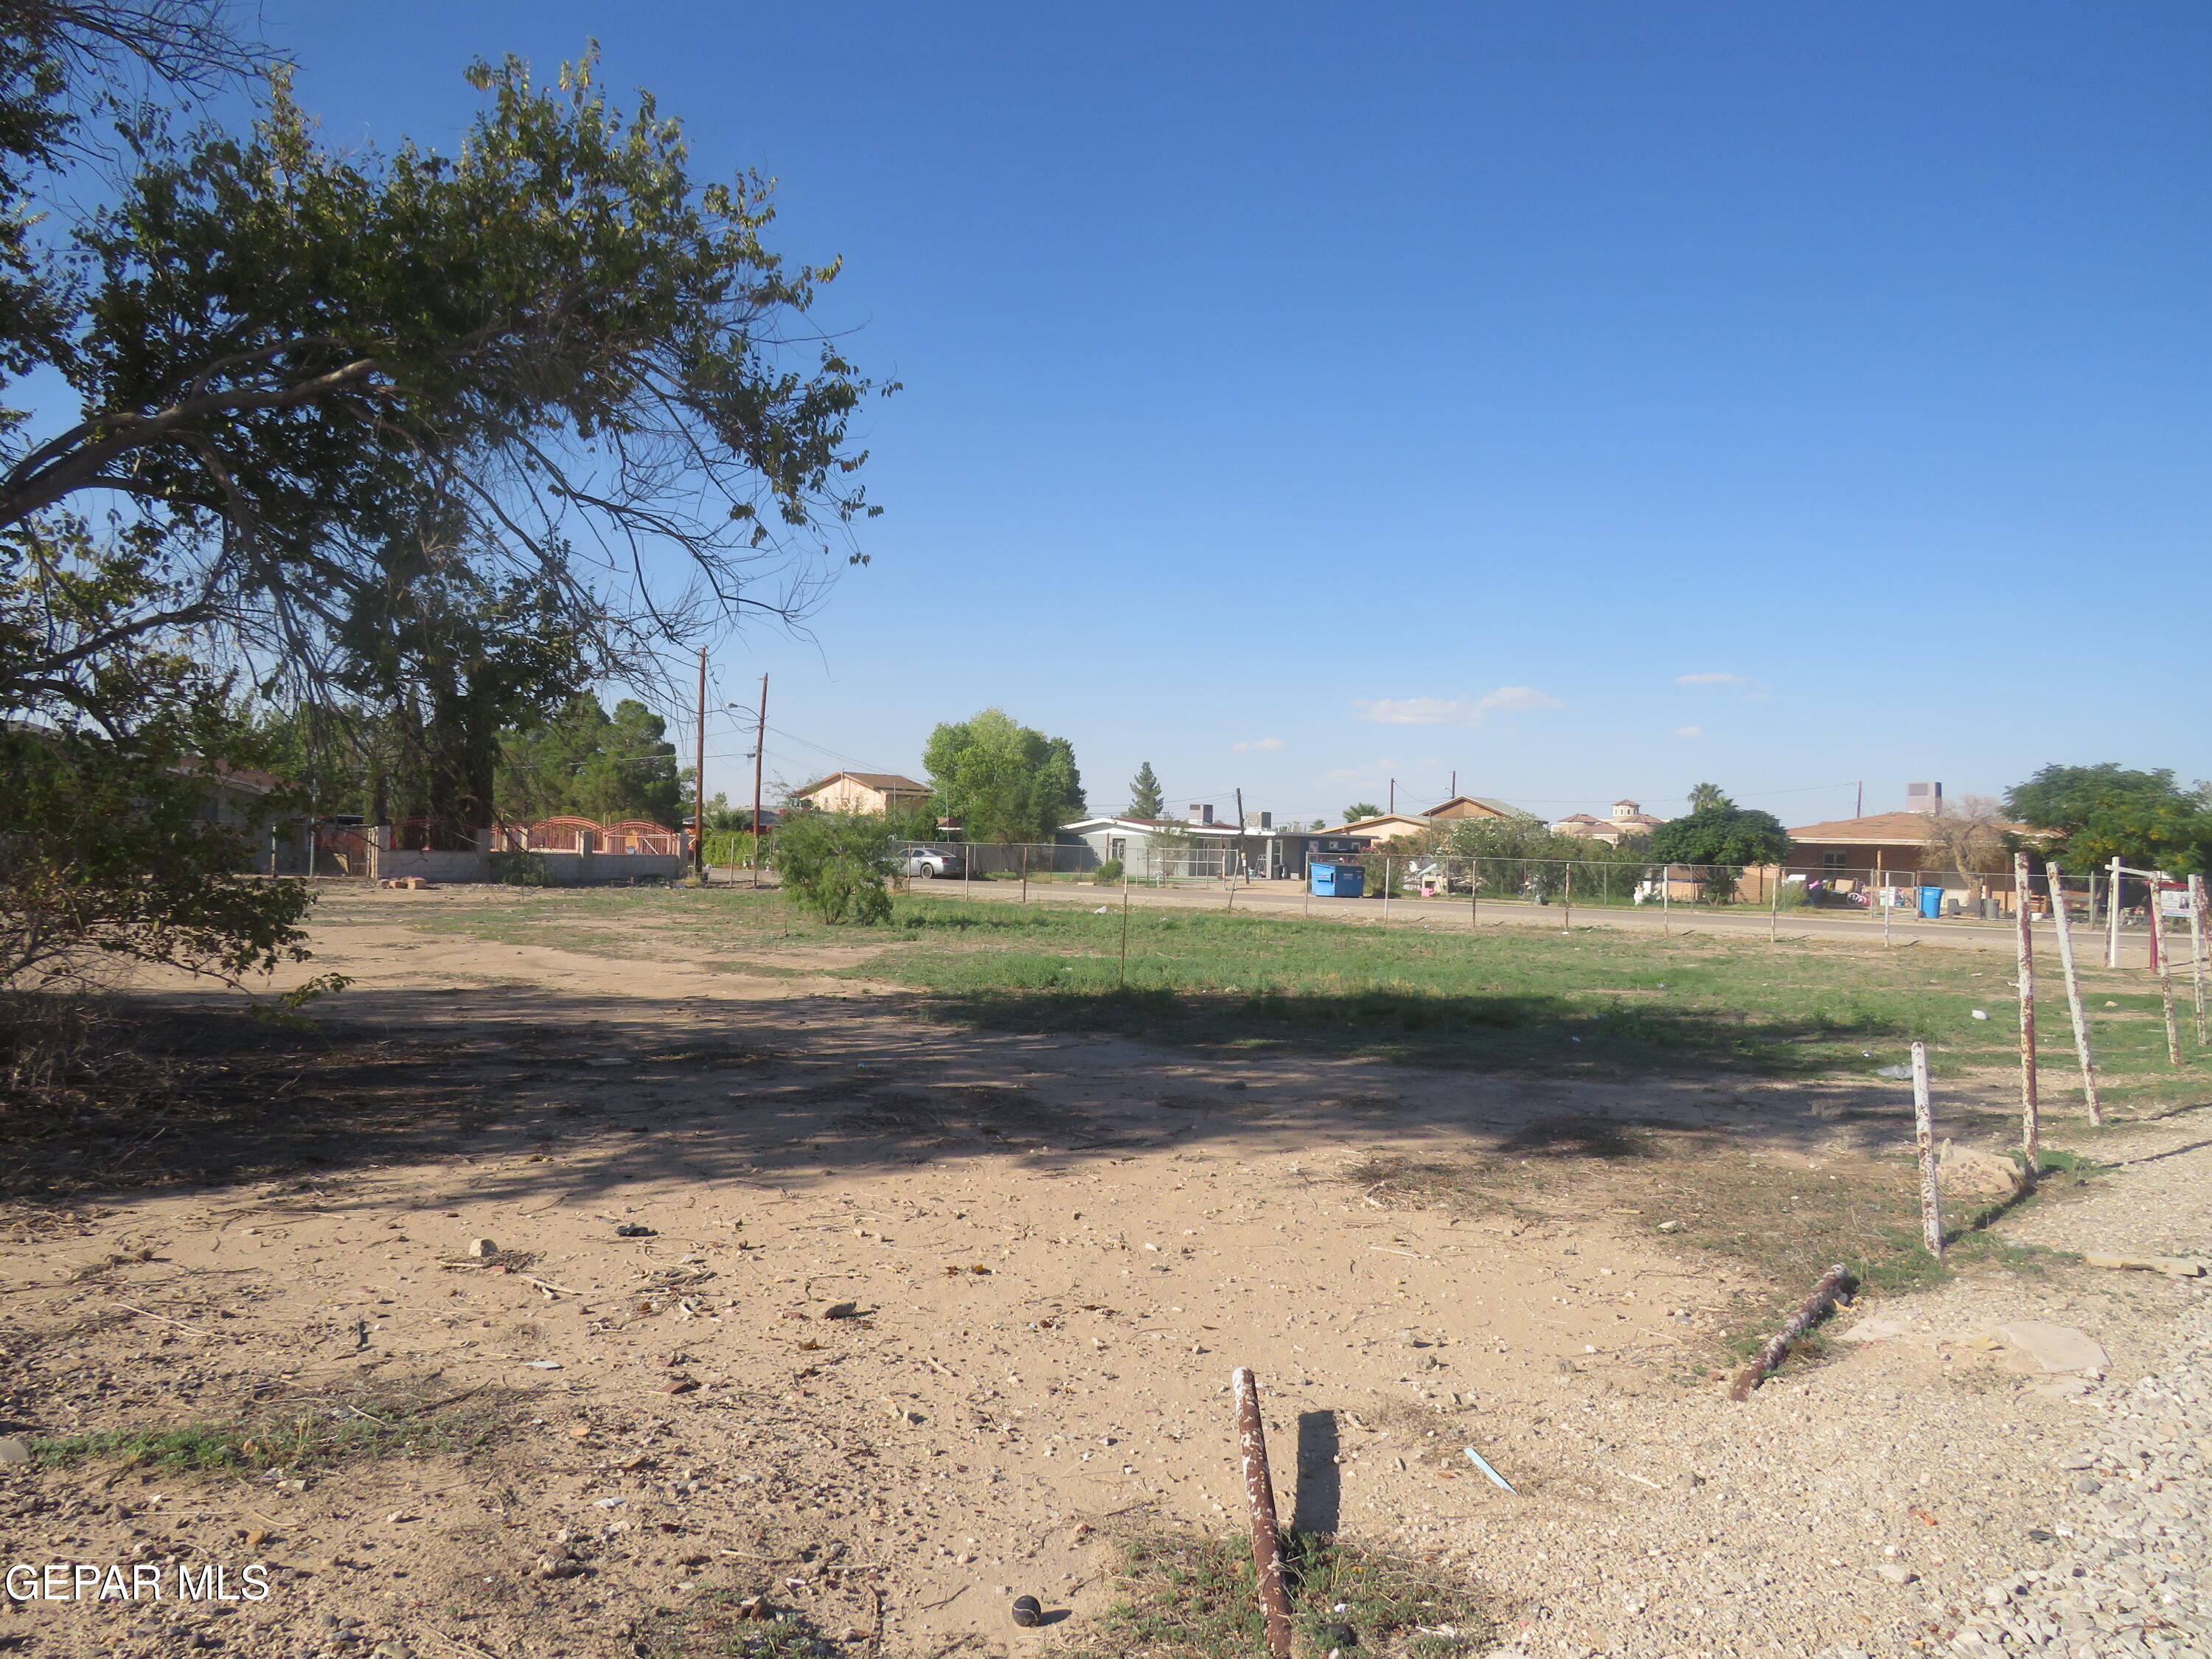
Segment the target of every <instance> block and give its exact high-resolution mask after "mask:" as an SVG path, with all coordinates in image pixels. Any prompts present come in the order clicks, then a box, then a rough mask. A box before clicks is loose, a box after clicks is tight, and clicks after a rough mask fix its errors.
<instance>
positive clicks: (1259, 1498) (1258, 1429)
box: [1229, 1365, 1291, 1659]
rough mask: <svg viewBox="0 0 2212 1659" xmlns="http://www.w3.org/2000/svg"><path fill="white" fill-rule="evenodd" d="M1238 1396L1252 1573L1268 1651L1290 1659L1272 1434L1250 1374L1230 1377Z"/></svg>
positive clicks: (1288, 1603)
mask: <svg viewBox="0 0 2212 1659" xmlns="http://www.w3.org/2000/svg"><path fill="white" fill-rule="evenodd" d="M1229 1386H1230V1387H1231V1389H1234V1390H1235V1392H1236V1395H1237V1450H1238V1452H1239V1453H1240V1454H1241V1455H1242V1456H1243V1464H1244V1502H1245V1504H1246V1505H1247V1507H1249V1509H1250V1510H1251V1511H1252V1571H1253V1575H1254V1577H1256V1578H1257V1579H1258V1580H1259V1585H1260V1607H1261V1611H1262V1612H1264V1613H1266V1614H1267V1651H1268V1652H1270V1653H1271V1654H1273V1655H1274V1656H1275V1659H1291V1601H1290V1597H1289V1595H1287V1594H1285V1590H1284V1589H1283V1549H1282V1535H1281V1534H1280V1533H1279V1532H1278V1531H1277V1530H1276V1525H1275V1483H1274V1481H1273V1480H1272V1479H1270V1478H1269V1476H1268V1474H1267V1430H1266V1428H1265V1426H1264V1425H1262V1424H1261V1421H1260V1385H1259V1383H1257V1382H1256V1381H1255V1379H1254V1377H1253V1376H1252V1372H1251V1370H1250V1369H1249V1367H1247V1366H1243V1365H1239V1366H1238V1367H1237V1369H1236V1370H1234V1371H1232V1372H1231V1373H1230V1376H1229Z"/></svg>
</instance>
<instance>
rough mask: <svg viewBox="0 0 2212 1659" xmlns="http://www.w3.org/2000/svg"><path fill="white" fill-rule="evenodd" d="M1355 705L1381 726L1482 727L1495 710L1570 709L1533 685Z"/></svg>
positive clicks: (1370, 699) (1363, 716)
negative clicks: (1471, 695) (1472, 694)
mask: <svg viewBox="0 0 2212 1659" xmlns="http://www.w3.org/2000/svg"><path fill="white" fill-rule="evenodd" d="M1352 707H1353V708H1356V709H1358V711H1359V712H1358V716H1357V718H1358V719H1360V720H1371V721H1373V722H1375V723H1376V725H1378V726H1480V725H1481V724H1482V722H1483V721H1484V720H1486V718H1487V717H1488V716H1489V714H1491V712H1492V710H1493V709H1499V708H1504V709H1509V710H1513V711H1516V712H1518V711H1522V710H1527V709H1534V708H1565V707H1566V705H1565V703H1563V702H1560V701H1559V699H1558V698H1557V697H1554V696H1550V695H1549V694H1547V693H1546V692H1542V691H1539V690H1536V688H1535V687H1534V686H1533V685H1501V686H1499V687H1498V689H1497V690H1495V691H1486V692H1485V693H1483V695H1482V696H1479V697H1361V698H1358V699H1355V700H1354V701H1353V702H1352Z"/></svg>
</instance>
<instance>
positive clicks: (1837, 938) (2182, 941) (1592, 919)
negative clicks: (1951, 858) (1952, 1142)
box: [908, 881, 2189, 968]
mask: <svg viewBox="0 0 2212 1659" xmlns="http://www.w3.org/2000/svg"><path fill="white" fill-rule="evenodd" d="M908 890H909V891H910V892H912V893H913V894H915V896H917V897H922V898H973V899H978V900H985V901H989V902H1004V903H1009V904H1011V903H1017V902H1020V900H1021V888H1020V884H1018V883H1016V882H1012V881H976V882H962V881H915V882H912V883H910V884H908ZM1128 894H1129V900H1130V902H1131V903H1133V904H1139V905H1151V906H1154V907H1163V906H1164V907H1166V908H1175V909H1196V910H1225V909H1229V908H1235V909H1238V910H1249V911H1257V912H1259V913H1261V914H1262V915H1290V916H1310V917H1313V918H1316V919H1327V920H1330V921H1345V922H1355V923H1360V924H1364V925H1365V926H1368V927H1428V928H1429V929H1430V930H1431V931H1432V932H1433V931H1437V930H1440V929H1442V930H1456V931H1461V932H1465V931H1467V930H1468V928H1469V927H1470V926H1474V927H1533V928H1548V929H1552V930H1553V931H1558V930H1560V929H1562V928H1563V927H1565V925H1566V921H1567V915H1568V913H1567V911H1566V909H1565V907H1564V906H1561V905H1557V904H1529V903H1526V902H1522V901H1519V900H1504V899H1487V898H1486V899H1483V900H1481V901H1480V902H1478V903H1477V904H1476V905H1475V907H1474V917H1473V919H1472V922H1471V921H1470V918H1469V916H1468V902H1467V901H1466V900H1464V899H1392V900H1391V901H1390V902H1389V904H1388V906H1387V907H1386V906H1385V905H1384V903H1383V901H1381V900H1380V899H1367V898H1358V899H1333V898H1315V897H1313V896H1310V895H1309V894H1308V893H1307V892H1306V891H1305V890H1304V887H1303V886H1302V885H1301V884H1298V883H1296V882H1287V881H1283V882H1254V883H1251V884H1249V885H1245V886H1240V887H1238V888H1237V890H1236V892H1235V894H1234V896H1233V901H1232V895H1231V894H1230V893H1229V892H1228V891H1227V890H1225V889H1224V888H1220V887H1164V888H1163V887H1131V888H1130V889H1129V890H1128ZM1029 902H1030V903H1033V904H1081V905H1084V906H1085V907H1087V908H1097V906H1098V905H1099V904H1101V903H1108V902H1110V903H1115V904H1118V903H1120V902H1121V892H1120V890H1110V889H1109V890H1100V889H1098V888H1096V887H1090V886H1076V885H1073V884H1067V883H1062V882H1044V881H1036V882H1031V883H1030V886H1029ZM1573 921H1574V925H1575V926H1576V927H1617V928H1620V929H1621V930H1622V931H1624V932H1628V933H1680V934H1685V935H1686V934H1690V933H1702V934H1706V935H1711V936H1718V937H1723V938H1725V937H1729V936H1730V935H1735V934H1741V935H1743V936H1744V937H1746V938H1748V939H1765V938H1766V937H1767V933H1768V928H1769V925H1770V917H1769V916H1768V914H1767V913H1766V912H1765V911H1764V910H1759V909H1754V908H1751V907H1748V906H1747V907H1746V908H1744V909H1742V910H1739V911H1733V912H1731V911H1727V910H1704V909H1697V910H1693V909H1689V908H1682V909H1678V910H1674V911H1672V912H1671V913H1670V914H1662V912H1661V911H1660V910H1659V909H1658V908H1657V907H1656V906H1650V905H1647V906H1644V907H1643V908H1639V909H1601V908H1596V907H1594V906H1589V905H1577V906H1576V907H1575V908H1574V911H1573ZM1771 925H1772V927H1773V929H1774V932H1775V933H1776V936H1777V937H1779V938H1782V939H1811V940H1815V941H1819V942H1821V943H1838V944H1850V945H1880V944H1881V943H1882V942H1883V933H1882V925H1881V921H1880V920H1879V919H1878V918H1875V917H1870V916H1857V915H1841V914H1835V913H1830V912H1826V911H1805V910H1797V911H1788V910H1785V911H1784V912H1783V913H1782V914H1781V915H1780V916H1779V917H1778V918H1773V919H1771ZM2035 933H2036V955H2037V957H2038V958H2039V959H2040V960H2043V961H2046V962H2050V963H2054V964H2055V963H2056V962H2057V956H2058V946H2057V942H2056V941H2055V940H2054V939H2052V937H2051V926H2050V924H2049V923H2048V922H2043V923H2039V924H2038V925H2037V927H2036V929H2035ZM1888 943H1889V944H1890V945H1892V946H1893V947H1894V946H1899V945H1945V946H1948V947H1950V948H1952V949H1954V950H1966V951H2000V952H2002V953H2003V954H2004V955H2007V956H2010V955H2011V954H2012V952H2013V950H2014V945H2013V928H2012V924H2011V923H2010V922H2008V921H1966V920H1965V919H1963V918H1961V919H1959V920H1955V921H1904V920H1902V919H1899V918H1893V919H1892V921H1891V922H1890V926H1889V931H1888ZM2167 943H2168V945H2172V946H2178V949H2177V951H2176V957H2175V960H2176V963H2177V965H2179V964H2181V963H2186V962H2187V960H2188V952H2189V941H2188V936H2187V933H2186V930H2184V931H2183V933H2182V935H2181V937H2180V938H2179V939H2175V938H2174V936H2173V935H2172V933H2169V934H2168V935H2167ZM2074 947H2075V951H2077V952H2078V953H2079V955H2080V959H2081V963H2082V965H2083V966H2084V967H2093V966H2101V965H2102V963H2104V960H2105V935H2104V933H2103V930H2102V929H2101V928H2100V929H2090V928H2087V927H2083V926H2081V924H2079V923H2077V924H2075V930H2074ZM2148 958H2149V941H2148V939H2146V938H2145V937H2144V936H2143V934H2142V932H2141V931H2140V930H2139V929H2129V930H2124V931H2123V932H2122V933H2121V935H2120V965H2121V966H2122V967H2124V968H2142V967H2146V966H2148Z"/></svg>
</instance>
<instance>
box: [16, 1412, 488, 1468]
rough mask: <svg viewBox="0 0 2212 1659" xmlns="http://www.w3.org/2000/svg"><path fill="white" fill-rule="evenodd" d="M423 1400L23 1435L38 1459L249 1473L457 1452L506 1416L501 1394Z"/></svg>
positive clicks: (484, 1439)
mask: <svg viewBox="0 0 2212 1659" xmlns="http://www.w3.org/2000/svg"><path fill="white" fill-rule="evenodd" d="M469 1398H470V1402H471V1403H470V1405H469V1407H468V1408H467V1409H466V1410H459V1409H456V1407H459V1403H460V1401H459V1397H456V1398H453V1399H448V1400H446V1401H435V1402H431V1403H429V1404H428V1405H425V1404H424V1403H423V1402H422V1401H418V1400H415V1399H412V1398H410V1397H408V1396H404V1395H385V1396H382V1397H380V1398H377V1399H374V1400H371V1401H366V1402H364V1403H355V1402H350V1401H347V1402H335V1403H325V1404H319V1405H317V1406H315V1407H295V1408H294V1409H292V1410H290V1411H286V1412H276V1413H266V1414H263V1415H260V1416H257V1417H253V1418H251V1419H245V1420H242V1421H240V1422H234V1423H189V1424H185V1425H181V1426H177V1427H171V1428H161V1429H156V1428H121V1429H104V1430H100V1431H96V1432H94V1433H91V1434H78V1435H70V1436H68V1437H65V1438H62V1439H56V1440H33V1442H32V1443H31V1455H32V1456H33V1458H34V1459H36V1460H37V1462H39V1463H40V1465H41V1466H43V1467H45V1468H75V1467H76V1466H77V1465H78V1464H81V1463H88V1462H112V1463H119V1464H121V1465H123V1466H124V1467H125V1468H149V1469H161V1470H164V1471H167V1472H171V1473H176V1474H249V1473H257V1472H259V1471H261V1470H264V1469H313V1468H328V1467H330V1466H331V1465H333V1464H337V1463H342V1462H353V1461H356V1460H359V1459H363V1458H376V1457H392V1456H398V1455H419V1454H422V1453H426V1452H443V1453H458V1452H465V1451H471V1450H474V1449H477V1448H478V1447H481V1446H484V1445H487V1444H489V1443H491V1442H492V1441H493V1440H494V1439H495V1438H496V1437H498V1435H499V1434H500V1432H501V1431H502V1430H503V1429H504V1427H505V1426H506V1423H507V1417H508V1413H507V1401H506V1399H505V1397H504V1396H500V1395H483V1394H472V1395H471V1396H469Z"/></svg>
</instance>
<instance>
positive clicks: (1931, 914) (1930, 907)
mask: <svg viewBox="0 0 2212 1659" xmlns="http://www.w3.org/2000/svg"><path fill="white" fill-rule="evenodd" d="M1920 914H1921V915H1923V916H1925V917H1927V918H1928V920H1929V921H1936V919H1937V918H1938V917H1940V916H1941V915H1942V914H1943V890H1942V888H1940V887H1923V888H1922V889H1921V890H1920Z"/></svg>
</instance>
